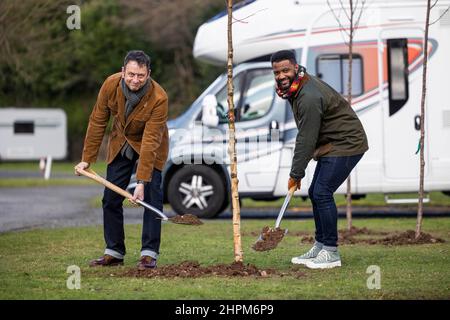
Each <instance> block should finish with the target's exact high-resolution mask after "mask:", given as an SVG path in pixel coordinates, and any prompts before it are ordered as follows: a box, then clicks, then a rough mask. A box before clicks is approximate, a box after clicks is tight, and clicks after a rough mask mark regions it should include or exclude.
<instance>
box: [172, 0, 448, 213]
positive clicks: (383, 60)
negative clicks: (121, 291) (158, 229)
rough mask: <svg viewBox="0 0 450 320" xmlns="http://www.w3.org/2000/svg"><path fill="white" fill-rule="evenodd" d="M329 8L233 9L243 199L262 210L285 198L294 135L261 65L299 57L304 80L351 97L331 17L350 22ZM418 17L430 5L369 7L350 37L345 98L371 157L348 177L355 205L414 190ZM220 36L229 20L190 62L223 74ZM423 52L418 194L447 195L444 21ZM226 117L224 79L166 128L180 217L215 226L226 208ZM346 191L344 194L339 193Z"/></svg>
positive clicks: (295, 4) (286, 2)
mask: <svg viewBox="0 0 450 320" xmlns="http://www.w3.org/2000/svg"><path fill="white" fill-rule="evenodd" d="M330 4H331V6H332V8H333V11H334V13H333V11H332V10H331V9H330V7H329V6H328V4H327V1H317V0H315V1H311V0H304V1H294V0H277V1H273V0H257V1H243V2H242V3H240V4H238V5H236V6H235V9H234V13H233V16H234V21H235V22H234V23H233V42H234V62H235V63H238V65H237V66H236V67H235V69H234V84H235V96H234V97H235V100H234V101H235V105H236V108H237V113H236V119H237V122H236V129H237V131H238V133H237V137H238V164H239V166H238V178H239V191H240V196H241V197H252V198H255V199H268V198H275V197H280V196H284V195H285V194H286V191H287V190H286V189H287V179H288V175H289V171H290V166H291V161H292V154H293V149H294V147H295V136H296V133H297V129H296V126H295V123H294V120H293V117H292V112H291V110H290V107H289V105H288V103H287V102H286V101H284V100H282V99H280V98H278V96H277V95H276V94H275V92H274V84H275V82H274V78H273V74H272V71H271V66H270V63H269V62H268V60H269V57H270V55H271V54H272V53H273V52H275V51H277V50H281V49H293V50H295V52H296V55H297V59H298V61H299V63H300V64H302V65H303V66H306V68H307V71H308V72H309V73H311V74H315V75H317V76H319V77H320V78H322V79H323V80H324V81H326V82H327V83H329V84H330V85H332V86H333V87H334V88H335V89H336V90H337V91H339V92H341V93H342V94H345V93H346V86H347V80H346V79H347V68H348V47H347V45H346V44H345V41H344V35H343V33H342V31H341V28H340V27H339V23H338V22H337V21H336V17H340V18H341V22H340V23H341V24H342V25H343V26H344V27H348V23H347V22H346V21H345V20H344V17H345V14H344V13H343V12H340V9H339V8H340V1H330ZM449 5H450V1H443V0H440V1H439V2H438V3H437V4H436V6H435V7H434V8H433V10H432V13H431V21H434V20H436V19H438V18H439V17H440V16H441V15H442V14H443V13H444V12H445V9H446V8H447V7H448V6H449ZM425 13H426V2H425V1H395V0H394V1H375V0H373V1H370V0H369V1H367V3H366V8H365V10H364V12H363V14H362V17H361V21H360V24H359V28H358V29H357V30H356V33H355V38H354V49H353V52H354V53H353V84H352V91H353V92H352V93H353V108H354V109H355V110H356V112H357V114H358V116H359V117H360V119H361V121H362V123H363V125H364V128H365V130H366V133H367V136H368V140H369V148H370V149H369V151H368V152H367V153H366V154H365V155H364V157H363V159H362V160H361V161H360V163H359V164H358V165H357V167H356V168H355V169H354V170H353V172H352V174H351V179H352V192H353V194H355V195H362V194H366V193H373V192H377V193H380V192H381V193H385V194H389V193H403V192H415V191H417V190H418V185H419V155H418V154H417V153H416V151H417V149H418V142H419V137H420V131H419V126H420V123H419V120H420V118H419V114H420V100H421V92H422V89H421V88H422V81H421V80H422V63H423V48H424V46H423V45H424V43H423V38H424V20H425ZM226 28H227V16H226V12H222V13H220V14H218V15H217V16H215V17H213V18H212V19H210V20H209V21H207V22H206V23H204V24H203V25H202V26H201V27H200V28H199V30H198V33H197V36H196V39H195V45H194V56H195V57H197V58H198V59H202V60H205V61H208V62H211V63H215V64H222V65H225V62H226V57H227V39H226V35H227V32H226ZM428 50H429V60H428V61H429V64H428V75H429V76H428V89H427V101H426V111H427V113H426V118H425V122H426V123H425V129H426V142H425V161H426V167H425V190H426V191H432V190H438V191H444V192H445V193H447V194H448V193H449V191H450V142H449V141H450V102H449V101H450V96H449V91H450V89H449V88H450V87H449V85H448V82H447V79H446V78H447V76H448V75H449V74H450V62H449V59H450V58H449V57H450V13H448V12H447V13H446V14H444V15H443V16H442V18H441V19H440V20H439V21H438V22H437V23H435V24H433V25H431V26H430V30H429V42H428ZM211 101H212V104H211ZM215 101H217V103H216V102H215ZM226 109H227V102H226V75H225V74H224V75H222V76H220V77H219V78H218V79H217V80H216V81H215V82H214V83H213V84H211V86H210V87H209V88H208V89H207V90H206V91H205V92H204V93H203V94H202V95H201V96H200V97H199V98H198V99H197V100H196V101H195V102H194V103H193V104H192V105H191V107H190V108H189V109H188V110H187V111H186V112H185V113H184V114H183V115H181V116H180V117H179V118H177V119H175V120H173V121H171V122H170V123H169V129H170V131H169V132H170V134H171V154H170V160H169V164H168V166H167V168H166V170H165V177H164V189H165V193H166V195H168V196H167V197H168V200H169V202H170V203H171V204H172V207H173V208H174V209H175V211H177V212H183V213H194V214H197V215H199V216H203V217H208V216H209V217H211V216H214V215H216V214H218V213H220V212H221V211H222V210H223V209H224V208H225V207H226V206H227V204H228V198H229V195H228V194H227V190H229V188H228V187H227V186H228V184H229V172H230V169H229V160H228V159H229V157H228V154H227V144H226V140H227V134H228V131H227V129H228V125H227V120H226V116H225V115H226ZM273 129H278V130H273ZM177 133H179V134H177ZM274 135H275V136H274ZM189 160H192V163H194V164H189V163H190V162H189ZM314 167H315V161H311V162H310V165H309V166H308V168H307V172H306V177H305V178H304V179H303V182H302V188H301V190H300V191H298V194H299V195H302V196H306V195H307V190H308V186H309V183H310V181H311V179H312V176H313V172H314ZM344 192H345V185H342V186H341V187H340V188H339V190H338V193H344Z"/></svg>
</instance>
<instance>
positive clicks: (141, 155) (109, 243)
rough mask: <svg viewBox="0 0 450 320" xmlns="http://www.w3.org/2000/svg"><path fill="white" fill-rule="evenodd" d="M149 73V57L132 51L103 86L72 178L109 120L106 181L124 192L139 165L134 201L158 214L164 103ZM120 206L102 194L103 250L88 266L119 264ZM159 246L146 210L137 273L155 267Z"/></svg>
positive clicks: (156, 225)
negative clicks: (147, 206)
mask: <svg viewBox="0 0 450 320" xmlns="http://www.w3.org/2000/svg"><path fill="white" fill-rule="evenodd" d="M150 71H151V70H150V57H149V56H148V55H146V54H145V53H144V52H143V51H130V52H129V53H128V54H127V56H126V57H125V60H124V64H123V67H122V72H119V73H116V74H113V75H111V76H109V77H108V78H107V79H106V80H105V82H104V83H103V85H102V87H101V89H100V92H99V94H98V97H97V102H96V104H95V105H94V109H93V111H92V113H91V115H90V117H89V125H88V128H87V132H86V137H85V141H84V149H83V155H82V160H81V162H80V163H79V164H77V165H76V166H75V173H76V174H78V175H79V173H78V172H77V171H78V169H87V168H89V165H90V164H91V163H93V162H95V161H96V159H97V155H98V151H99V148H100V145H101V143H102V140H103V135H104V133H105V129H106V126H107V124H108V122H109V119H110V118H111V116H112V120H113V123H112V131H111V135H110V137H109V142H108V156H107V163H108V167H107V176H106V179H107V180H108V181H110V182H112V183H114V184H116V185H118V186H119V187H121V188H123V189H124V188H126V186H127V185H128V184H129V181H130V176H131V174H132V170H133V168H134V166H135V164H136V161H137V160H139V162H138V165H137V171H136V179H137V186H136V189H135V191H134V195H133V199H134V200H136V199H139V200H144V201H145V202H148V203H150V204H151V205H153V206H154V207H156V208H158V209H159V210H162V209H163V203H162V202H163V195H162V189H161V171H162V170H163V167H164V164H165V162H166V160H167V155H168V149H169V139H168V130H167V125H166V124H167V114H168V98H167V94H166V92H165V91H164V89H163V88H162V87H161V86H160V85H159V84H158V83H157V82H156V81H154V80H153V79H152V78H150ZM123 200H124V198H123V197H122V196H120V195H119V194H117V193H115V192H114V191H111V190H109V189H107V188H105V191H104V195H103V200H102V203H103V231H104V238H105V242H106V250H105V252H104V255H103V256H102V257H101V258H99V259H96V260H93V261H91V263H90V266H112V265H118V264H123V258H124V256H125V234H124V226H123V207H122V202H123ZM160 240H161V220H160V219H158V217H156V216H155V215H154V213H152V212H151V211H149V210H148V209H145V211H144V218H143V226H142V249H141V259H140V261H139V263H138V268H139V269H141V270H142V269H146V268H155V267H156V260H157V258H158V255H159V246H160Z"/></svg>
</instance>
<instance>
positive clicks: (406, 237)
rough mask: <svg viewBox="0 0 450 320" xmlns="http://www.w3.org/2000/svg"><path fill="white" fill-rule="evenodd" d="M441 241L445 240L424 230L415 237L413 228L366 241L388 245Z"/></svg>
mask: <svg viewBox="0 0 450 320" xmlns="http://www.w3.org/2000/svg"><path fill="white" fill-rule="evenodd" d="M443 242H445V240H443V239H440V238H435V237H433V236H432V235H431V234H429V233H424V232H421V233H420V235H419V238H417V239H416V232H415V231H413V230H407V231H405V232H402V233H400V234H394V235H390V236H388V237H385V238H383V239H376V240H374V239H369V240H368V241H367V243H369V244H384V245H388V246H399V245H405V244H430V243H431V244H433V243H443Z"/></svg>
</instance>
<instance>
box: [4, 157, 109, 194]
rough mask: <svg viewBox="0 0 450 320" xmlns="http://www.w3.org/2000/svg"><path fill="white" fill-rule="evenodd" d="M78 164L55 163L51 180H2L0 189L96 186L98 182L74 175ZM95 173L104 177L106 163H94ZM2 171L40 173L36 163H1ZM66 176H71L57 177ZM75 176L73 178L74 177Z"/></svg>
mask: <svg viewBox="0 0 450 320" xmlns="http://www.w3.org/2000/svg"><path fill="white" fill-rule="evenodd" d="M75 165H76V163H70V162H53V164H52V172H51V176H50V179H49V180H44V177H43V175H42V177H36V178H2V179H0V188H26V187H49V186H79V185H81V186H83V185H94V184H97V182H95V181H92V180H90V179H88V178H86V177H78V176H75V174H74V169H73V168H74V166H75ZM91 168H92V169H93V170H94V171H95V172H97V173H98V174H100V175H102V176H104V175H105V172H106V164H105V163H104V162H99V163H94V164H93V165H92V167H91ZM0 171H22V172H33V171H34V172H39V163H38V162H37V161H36V162H3V163H0ZM58 174H64V175H69V176H64V177H58V176H55V175H58ZM72 175H73V176H72ZM71 176H72V177H71Z"/></svg>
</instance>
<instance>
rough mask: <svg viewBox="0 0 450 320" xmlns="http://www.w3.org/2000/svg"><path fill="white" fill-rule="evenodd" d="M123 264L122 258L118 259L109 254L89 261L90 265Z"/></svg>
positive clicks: (110, 265) (109, 265)
mask: <svg viewBox="0 0 450 320" xmlns="http://www.w3.org/2000/svg"><path fill="white" fill-rule="evenodd" d="M119 265H120V266H123V259H118V258H115V257H113V256H110V255H109V254H105V255H103V257H100V258H98V259H95V260H92V261H91V262H90V263H89V266H90V267H112V266H119Z"/></svg>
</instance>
